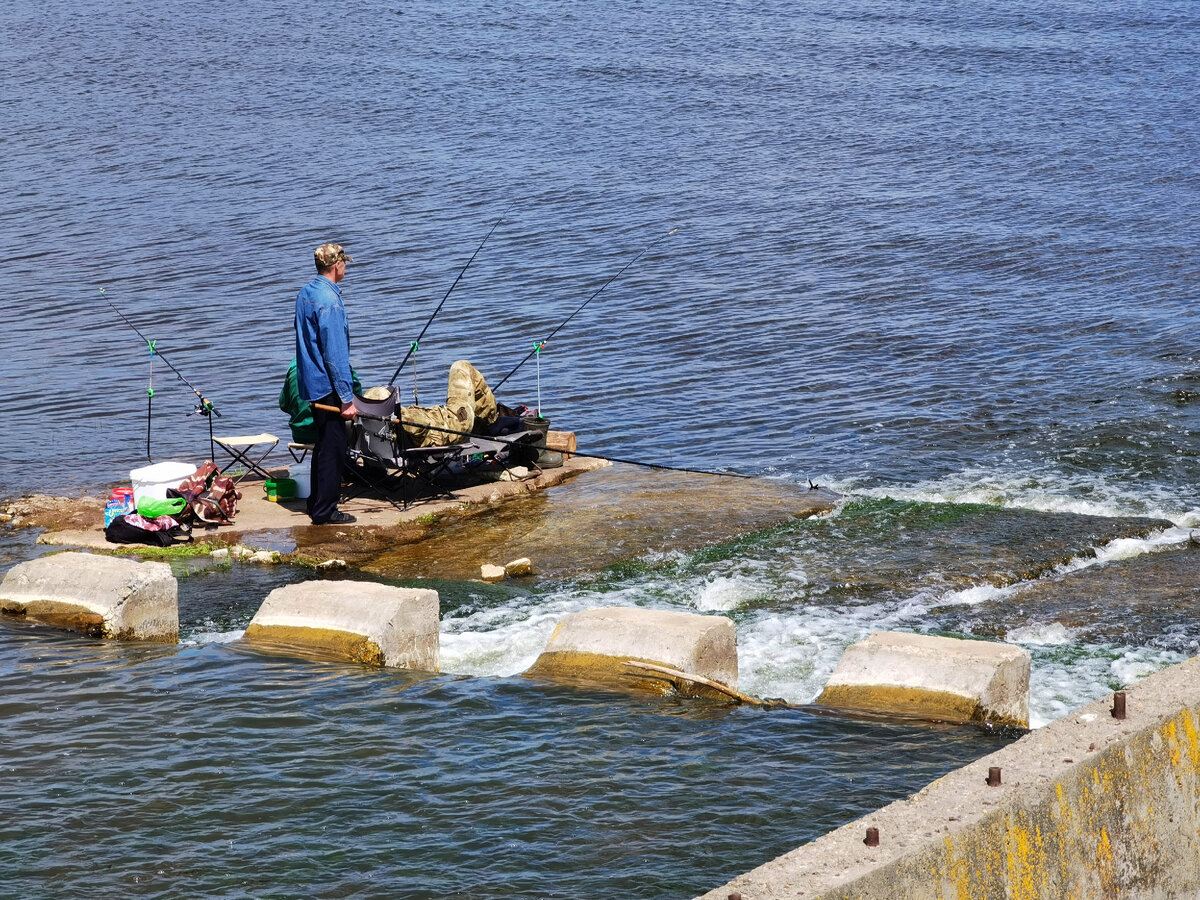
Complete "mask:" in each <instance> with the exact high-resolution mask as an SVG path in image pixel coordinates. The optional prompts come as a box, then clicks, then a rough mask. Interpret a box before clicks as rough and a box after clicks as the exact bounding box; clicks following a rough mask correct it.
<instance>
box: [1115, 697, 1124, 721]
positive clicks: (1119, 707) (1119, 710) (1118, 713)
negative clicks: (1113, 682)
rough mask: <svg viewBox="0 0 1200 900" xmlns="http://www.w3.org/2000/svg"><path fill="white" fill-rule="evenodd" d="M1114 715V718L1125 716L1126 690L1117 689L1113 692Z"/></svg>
mask: <svg viewBox="0 0 1200 900" xmlns="http://www.w3.org/2000/svg"><path fill="white" fill-rule="evenodd" d="M1112 716H1113V718H1114V719H1124V718H1125V692H1124V691H1117V692H1116V693H1115V694H1113V708H1112Z"/></svg>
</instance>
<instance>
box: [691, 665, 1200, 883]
mask: <svg viewBox="0 0 1200 900" xmlns="http://www.w3.org/2000/svg"><path fill="white" fill-rule="evenodd" d="M1125 698H1126V703H1125V709H1126V718H1125V719H1123V720H1122V719H1118V718H1115V717H1114V715H1113V714H1112V710H1113V708H1114V706H1116V705H1117V704H1115V703H1114V698H1113V696H1112V695H1109V696H1108V697H1106V698H1104V699H1103V700H1099V701H1097V702H1095V703H1092V704H1090V705H1089V706H1086V707H1084V708H1083V709H1081V710H1079V711H1077V712H1075V713H1073V714H1072V715H1070V716H1067V717H1065V718H1063V719H1059V720H1058V721H1056V722H1053V723H1051V724H1050V725H1047V726H1045V727H1044V728H1040V729H1038V730H1036V731H1033V732H1031V733H1029V734H1028V735H1026V736H1024V737H1023V738H1021V739H1020V740H1019V741H1016V742H1015V743H1013V744H1010V745H1009V746H1007V747H1005V748H1004V749H1003V750H1000V751H998V752H996V753H993V754H991V755H990V756H987V757H984V758H983V759H981V760H979V761H977V762H975V763H972V764H971V765H968V766H964V767H963V768H961V769H958V770H956V771H954V772H951V773H950V774H949V775H946V776H945V777H944V778H940V779H938V780H937V781H935V782H933V783H932V784H930V785H928V786H927V787H926V788H924V789H923V790H922V791H920V792H919V793H917V794H915V795H913V796H912V797H910V798H909V799H907V800H900V801H897V802H896V803H892V804H891V805H889V806H885V807H884V808H882V809H880V810H878V811H876V812H874V813H871V814H869V815H867V816H864V817H863V818H861V819H858V820H857V821H854V822H851V823H850V824H849V825H846V826H844V827H842V828H839V829H837V830H836V831H832V832H830V833H829V834H826V835H824V836H823V837H821V838H818V839H817V840H815V841H813V842H812V843H810V844H806V845H804V846H803V847H800V848H799V849H797V850H793V851H792V852H790V853H788V854H785V855H784V856H781V857H779V858H778V859H775V860H774V861H772V862H769V863H767V864H766V865H763V866H760V867H759V868H757V869H754V870H753V871H751V872H748V873H746V874H745V875H741V876H739V877H738V878H735V879H734V880H733V881H731V882H729V883H728V884H727V885H725V886H724V887H721V888H718V889H716V890H713V891H710V892H709V893H707V894H705V895H703V900H726V898H728V897H729V896H730V895H731V894H732V893H734V892H738V893H740V894H741V896H742V898H744V900H768V898H769V900H784V898H788V900H799V898H805V900H816V898H819V900H834V898H837V900H846V898H893V897H905V898H913V900H925V898H929V900H934V898H936V900H943V898H956V900H958V898H992V897H995V898H1073V900H1076V898H1078V900H1088V898H1096V900H1100V898H1105V900H1110V898H1124V897H1138V898H1141V897H1162V898H1175V897H1195V896H1197V895H1198V894H1200V659H1191V660H1188V661H1187V662H1184V663H1180V664H1179V665H1177V666H1173V667H1171V668H1170V669H1166V670H1164V671H1162V672H1160V673H1158V674H1156V675H1152V676H1150V677H1149V678H1147V679H1145V680H1144V681H1142V682H1141V683H1139V684H1138V685H1137V686H1135V687H1133V688H1130V689H1128V690H1127V691H1126V692H1125ZM992 769H997V770H998V772H997V773H996V774H998V775H999V780H1000V783H999V784H998V785H996V786H989V784H988V783H987V782H988V780H989V774H991V770H992ZM868 829H875V830H876V833H877V835H878V846H875V847H869V846H867V845H866V844H865V843H864V841H865V839H866V838H867V834H868Z"/></svg>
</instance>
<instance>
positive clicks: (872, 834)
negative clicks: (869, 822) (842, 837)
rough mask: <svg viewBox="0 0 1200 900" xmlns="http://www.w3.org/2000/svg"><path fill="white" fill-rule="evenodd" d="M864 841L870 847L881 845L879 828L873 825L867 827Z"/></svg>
mask: <svg viewBox="0 0 1200 900" xmlns="http://www.w3.org/2000/svg"><path fill="white" fill-rule="evenodd" d="M863 843H864V844H866V845H867V846H868V847H878V846H879V829H878V828H875V827H874V826H872V827H871V828H868V829H867V836H866V837H865V838H864V839H863Z"/></svg>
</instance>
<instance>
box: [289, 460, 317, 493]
mask: <svg viewBox="0 0 1200 900" xmlns="http://www.w3.org/2000/svg"><path fill="white" fill-rule="evenodd" d="M288 478H290V479H292V481H294V482H296V499H297V500H306V499H308V492H309V491H310V490H312V467H311V465H310V463H309V462H305V463H304V464H303V465H299V466H290V467H289V468H288Z"/></svg>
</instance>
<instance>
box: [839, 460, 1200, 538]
mask: <svg viewBox="0 0 1200 900" xmlns="http://www.w3.org/2000/svg"><path fill="white" fill-rule="evenodd" d="M835 489H836V490H838V491H840V492H844V493H850V494H857V495H859V496H864V497H873V498H876V499H885V498H887V499H893V500H912V501H915V502H919V503H978V504H984V505H987V506H999V507H1003V508H1007V509H1030V510H1035V511H1038V512H1056V513H1074V514H1076V515H1089V516H1106V517H1109V518H1123V517H1132V516H1141V517H1146V518H1154V519H1166V520H1167V521H1170V522H1173V523H1174V524H1175V525H1176V526H1178V527H1181V528H1190V527H1193V526H1195V525H1196V524H1197V523H1200V510H1195V509H1185V508H1183V507H1181V506H1180V505H1179V503H1178V498H1176V497H1174V496H1171V495H1170V494H1169V493H1168V492H1167V491H1166V490H1165V489H1155V488H1153V487H1146V486H1145V485H1138V486H1136V490H1131V489H1130V487H1129V486H1128V485H1127V484H1125V483H1123V482H1118V483H1113V482H1111V481H1109V480H1108V479H1107V478H1104V477H1102V476H1099V475H1094V476H1088V477H1083V476H1068V475H1065V474H1063V473H1060V472H1055V471H1051V470H1047V471H1044V472H1040V473H1033V474H1030V473H1029V472H1027V471H1023V472H1019V473H1018V472H1006V471H1000V470H989V469H980V468H973V469H967V470H965V471H963V472H956V473H954V474H951V475H946V476H943V477H941V478H937V479H934V480H932V481H925V482H919V483H917V484H912V485H883V486H877V485H867V486H864V485H862V482H861V480H859V479H854V480H850V481H846V482H845V483H843V484H840V485H838V486H837V487H836V488H835Z"/></svg>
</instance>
